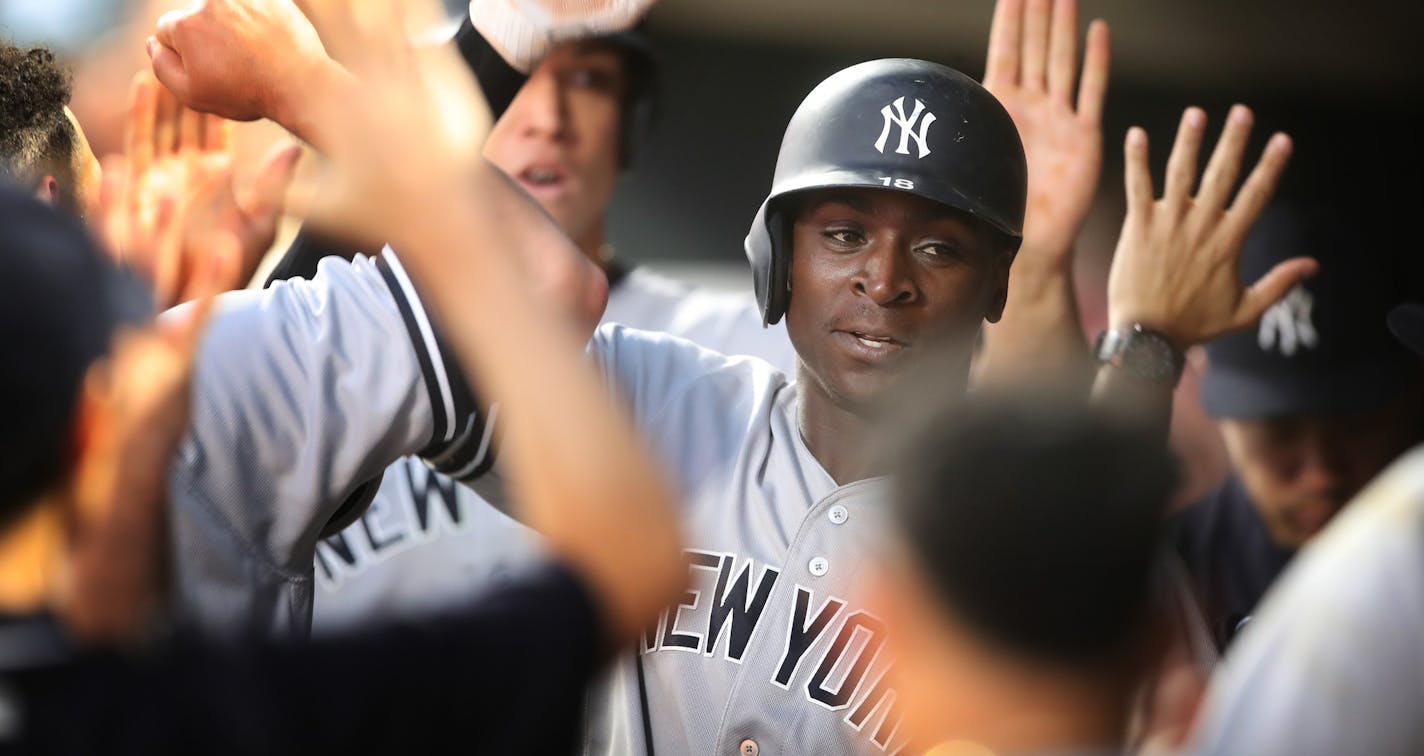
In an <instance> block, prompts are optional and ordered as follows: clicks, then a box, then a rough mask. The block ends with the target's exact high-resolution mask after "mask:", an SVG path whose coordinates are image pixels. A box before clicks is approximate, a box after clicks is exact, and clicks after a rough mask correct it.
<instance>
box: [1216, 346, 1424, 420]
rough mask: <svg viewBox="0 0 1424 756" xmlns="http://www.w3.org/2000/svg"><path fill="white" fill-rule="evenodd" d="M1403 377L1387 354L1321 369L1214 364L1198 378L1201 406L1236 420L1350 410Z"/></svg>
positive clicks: (1389, 390) (1392, 389)
mask: <svg viewBox="0 0 1424 756" xmlns="http://www.w3.org/2000/svg"><path fill="white" fill-rule="evenodd" d="M1408 379H1409V371H1408V369H1407V366H1405V365H1403V364H1401V363H1400V362H1399V361H1398V360H1388V359H1386V360H1375V361H1371V362H1367V363H1361V364H1356V365H1350V366H1348V367H1344V368H1341V369H1338V370H1332V371H1329V372H1325V373H1321V372H1319V371H1292V372H1287V371H1269V372H1267V371H1259V370H1238V369H1233V368H1231V367H1227V366H1217V365H1213V366H1211V367H1209V368H1208V369H1207V371H1206V375H1205V376H1204V377H1203V378H1202V384H1201V406H1202V409H1203V410H1204V411H1205V412H1206V413H1207V414H1208V415H1210V416H1212V417H1217V418H1232V419H1236V420H1251V419H1257V418H1265V417H1281V416H1285V415H1304V414H1316V413H1332V412H1349V411H1352V410H1357V409H1362V408H1365V407H1369V406H1371V405H1374V404H1378V403H1379V402H1381V401H1383V400H1384V399H1385V398H1387V397H1389V396H1392V395H1393V394H1394V393H1396V392H1397V391H1399V390H1400V389H1401V388H1403V386H1404V384H1405V382H1406V381H1407V380H1408Z"/></svg>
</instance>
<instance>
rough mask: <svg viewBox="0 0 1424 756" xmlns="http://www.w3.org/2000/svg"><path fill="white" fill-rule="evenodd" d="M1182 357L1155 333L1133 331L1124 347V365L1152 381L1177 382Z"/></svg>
mask: <svg viewBox="0 0 1424 756" xmlns="http://www.w3.org/2000/svg"><path fill="white" fill-rule="evenodd" d="M1180 359H1181V358H1180V357H1179V356H1178V354H1177V350H1176V349H1175V348H1173V347H1172V345H1171V344H1169V343H1168V342H1167V340H1166V339H1164V338H1162V337H1161V336H1158V335H1157V334H1155V333H1149V332H1142V331H1138V332H1135V333H1131V334H1129V335H1128V337H1127V340H1126V343H1125V344H1124V345H1123V348H1122V366H1123V367H1124V368H1126V369H1127V370H1129V371H1131V372H1133V373H1134V374H1136V375H1138V376H1140V377H1142V378H1144V379H1146V380H1150V381H1160V382H1162V383H1175V382H1176V381H1177V376H1178V373H1179V371H1180V369H1181V368H1180Z"/></svg>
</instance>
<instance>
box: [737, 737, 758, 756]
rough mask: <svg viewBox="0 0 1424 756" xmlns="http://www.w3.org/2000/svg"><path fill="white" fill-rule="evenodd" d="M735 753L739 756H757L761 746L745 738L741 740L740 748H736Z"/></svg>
mask: <svg viewBox="0 0 1424 756" xmlns="http://www.w3.org/2000/svg"><path fill="white" fill-rule="evenodd" d="M737 753H739V754H741V756H757V754H759V753H761V746H759V745H757V742H756V741H755V740H752V739H751V738H747V739H746V740H743V741H742V744H741V746H739V747H738V748H737Z"/></svg>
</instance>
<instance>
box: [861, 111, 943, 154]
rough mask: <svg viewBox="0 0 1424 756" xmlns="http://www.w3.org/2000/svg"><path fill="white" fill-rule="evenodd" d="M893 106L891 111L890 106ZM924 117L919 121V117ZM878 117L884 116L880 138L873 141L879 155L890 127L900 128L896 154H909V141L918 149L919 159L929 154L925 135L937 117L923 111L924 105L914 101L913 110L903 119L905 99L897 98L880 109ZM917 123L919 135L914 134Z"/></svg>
mask: <svg viewBox="0 0 1424 756" xmlns="http://www.w3.org/2000/svg"><path fill="white" fill-rule="evenodd" d="M892 105H893V106H894V108H893V109H892V108H891V106H892ZM922 114H923V115H924V118H923V119H921V118H920V116H921V115H922ZM880 115H882V116H885V128H883V129H881V130H880V138H879V139H877V140H875V149H876V150H877V151H878V152H880V153H881V154H884V153H885V140H886V139H889V138H890V127H891V125H895V126H899V127H900V147H899V149H897V150H895V152H896V153H897V154H900V155H908V154H910V140H911V139H913V140H915V144H916V145H917V146H918V147H919V148H920V157H924V156H926V155H928V154H930V147H929V145H928V144H926V143H925V135H926V134H928V133H929V131H930V124H932V123H934V122H935V121H936V120H937V116H935V114H934V113H931V112H929V111H927V110H925V104H924V103H923V102H920V100H919V99H918V98H916V99H915V109H914V110H913V111H911V112H910V115H909V117H908V118H907V117H905V98H904V97H897V98H896V99H895V102H892V103H890V105H886V106H885V107H883V108H881V109H880ZM916 121H919V124H920V130H919V133H916V132H915V122H916Z"/></svg>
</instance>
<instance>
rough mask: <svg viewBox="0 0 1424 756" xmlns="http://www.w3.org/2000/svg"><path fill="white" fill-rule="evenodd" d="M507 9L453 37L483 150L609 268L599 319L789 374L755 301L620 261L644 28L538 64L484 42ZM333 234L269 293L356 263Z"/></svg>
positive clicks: (494, 1)
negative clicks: (610, 217)
mask: <svg viewBox="0 0 1424 756" xmlns="http://www.w3.org/2000/svg"><path fill="white" fill-rule="evenodd" d="M501 6H502V0H472V2H471V3H470V4H469V14H468V15H467V16H465V17H464V18H463V20H462V21H461V23H460V26H459V30H458V31H457V32H455V35H454V44H455V45H456V47H457V49H459V51H460V53H461V56H462V57H463V58H464V59H465V61H466V63H467V64H468V65H469V66H470V69H471V70H472V71H474V73H475V75H476V77H477V78H478V79H479V82H480V85H481V88H482V90H483V91H484V92H485V93H486V95H487V97H488V99H489V100H490V103H491V107H492V109H493V111H494V114H495V116H496V119H497V120H496V124H495V128H494V130H493V131H492V132H491V134H490V137H489V139H488V141H487V142H486V143H485V147H484V154H485V157H486V158H487V159H488V160H489V161H490V162H491V163H493V164H494V165H495V166H496V167H498V168H499V169H500V170H502V171H504V173H505V174H506V175H508V176H509V177H510V178H512V179H514V180H515V181H516V182H517V183H518V184H519V185H520V186H521V187H522V188H523V189H524V190H525V191H527V192H529V194H530V196H531V197H533V198H534V199H535V201H537V202H538V203H539V204H540V205H541V206H542V207H543V208H544V209H545V210H547V211H548V212H549V214H550V215H551V216H552V217H553V218H554V220H555V221H556V222H557V223H558V224H559V226H560V227H561V228H563V229H564V230H565V231H566V232H567V233H568V235H569V237H570V238H572V239H573V240H574V242H575V243H576V244H578V246H579V249H581V250H582V251H583V253H584V254H585V255H586V256H587V257H588V258H589V259H590V260H592V261H594V262H595V263H596V264H598V265H599V266H600V267H602V268H603V269H604V272H605V273H606V274H607V276H608V286H609V292H608V303H607V307H606V308H605V311H604V313H603V320H604V322H616V323H622V324H624V325H627V326H630V327H632V328H638V329H640V330H646V331H662V332H665V333H670V334H672V335H674V336H679V337H681V338H685V339H688V340H690V341H693V342H695V343H697V344H700V345H702V346H705V347H707V348H709V349H713V350H716V351H719V352H723V353H725V354H747V355H752V356H755V357H760V358H762V359H764V360H767V361H768V362H771V363H772V364H773V365H776V366H777V367H779V368H781V369H782V370H784V371H786V372H787V373H788V374H789V373H791V372H793V371H794V369H795V365H796V355H795V352H794V351H793V350H792V349H791V343H790V342H789V341H788V340H787V338H786V329H785V328H782V327H771V328H766V327H763V325H762V322H761V316H760V313H759V312H758V311H757V308H756V302H755V301H754V300H753V299H752V297H751V295H750V294H740V295H737V294H722V293H716V292H709V291H703V290H700V289H697V288H694V287H691V286H688V285H686V284H684V283H681V282H679V281H676V280H673V279H670V278H667V277H664V276H660V275H657V274H655V273H653V272H651V271H648V270H646V269H643V268H637V267H634V268H629V267H628V266H627V265H626V264H625V263H624V262H623V261H621V260H619V259H617V258H616V257H614V253H613V247H612V245H611V244H610V243H609V241H608V239H607V237H606V235H605V222H606V219H607V214H608V210H609V207H610V205H611V203H612V200H613V193H614V189H615V185H616V182H617V179H618V176H619V174H620V173H622V172H623V171H626V170H628V169H629V168H631V167H632V166H633V164H634V160H635V158H636V155H637V152H638V150H639V148H640V147H641V146H642V144H641V143H642V141H643V139H645V138H646V136H647V131H648V130H649V128H650V127H651V125H652V120H653V116H654V114H655V112H656V109H657V94H658V93H657V87H658V82H657V78H658V70H657V56H656V52H655V51H654V49H653V45H652V40H651V39H650V38H649V37H648V35H647V33H646V32H645V31H644V30H643V29H642V28H641V27H640V28H636V29H633V30H630V31H626V32H622V33H619V34H613V35H607V36H594V37H589V38H586V39H578V40H575V41H571V42H566V43H563V44H560V45H557V46H554V47H552V48H551V49H550V50H549V51H548V53H547V54H545V55H543V56H542V57H535V56H533V55H530V54H528V53H525V54H522V55H519V54H517V53H516V52H515V51H511V50H507V49H506V50H501V49H497V48H496V46H495V45H493V44H491V42H490V41H489V39H488V38H487V35H488V36H491V37H496V38H497V35H504V36H508V30H507V29H506V28H504V27H503V26H502V24H503V23H504V22H505V20H506V19H507V18H508V14H505V13H503V11H502V10H501ZM193 12H195V13H200V12H201V9H200V8H199V9H198V10H195V11H193ZM179 17H181V14H180V15H179V16H175V17H174V18H179ZM502 47H509V46H508V45H502ZM506 56H507V57H506ZM509 58H517V60H515V61H514V62H510V60H509ZM159 70H160V71H162V69H159ZM337 237H339V234H332V233H323V232H322V231H319V230H314V229H311V228H304V229H303V230H302V233H301V234H300V235H299V236H298V238H297V239H296V240H295V241H294V242H293V244H292V247H291V248H290V249H289V250H288V251H287V253H286V254H285V255H284V256H283V259H282V260H281V261H280V262H279V263H278V264H277V266H276V267H275V268H274V269H273V272H272V275H271V277H270V278H269V285H270V284H271V283H272V282H275V281H278V280H285V279H288V278H296V277H301V278H310V277H311V276H312V275H314V274H315V272H316V266H317V263H318V262H319V261H320V260H321V259H322V258H323V257H328V256H333V255H334V256H339V257H345V258H350V257H351V256H352V255H353V254H354V253H355V251H356V248H357V247H358V246H359V245H357V244H353V243H350V242H342V241H339V240H338V238H337Z"/></svg>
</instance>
